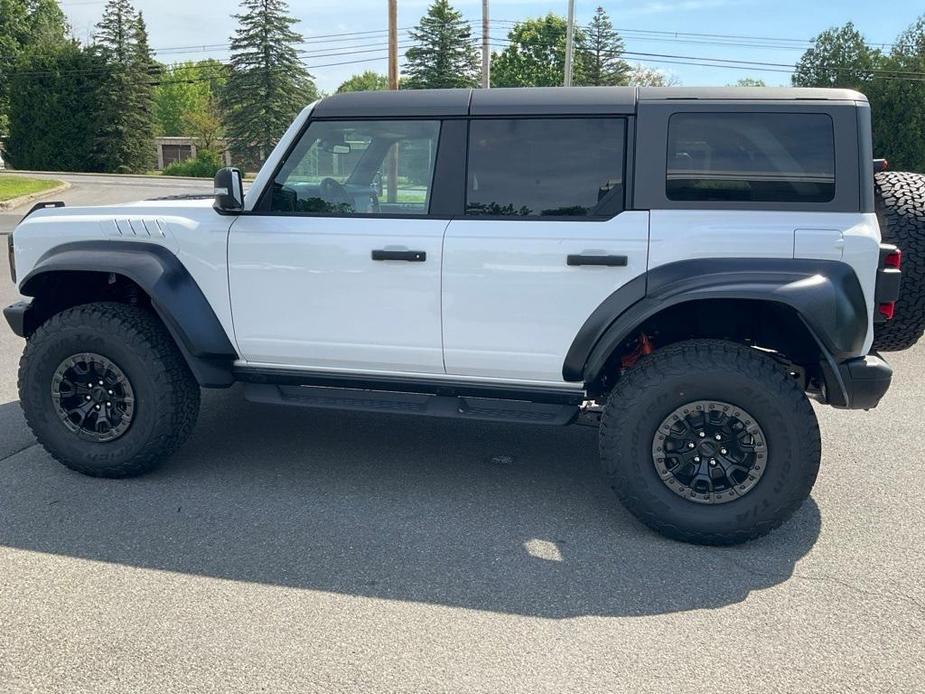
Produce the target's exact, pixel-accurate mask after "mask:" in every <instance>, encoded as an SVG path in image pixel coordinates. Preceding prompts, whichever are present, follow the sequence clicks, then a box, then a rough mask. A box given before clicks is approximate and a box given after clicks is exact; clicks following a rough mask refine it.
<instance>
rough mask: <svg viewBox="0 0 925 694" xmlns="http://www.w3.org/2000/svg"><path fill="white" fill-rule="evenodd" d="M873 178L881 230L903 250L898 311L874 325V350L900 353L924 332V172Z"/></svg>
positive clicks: (892, 173)
mask: <svg viewBox="0 0 925 694" xmlns="http://www.w3.org/2000/svg"><path fill="white" fill-rule="evenodd" d="M874 180H875V181H876V188H875V190H876V202H877V217H878V219H879V221H880V233H881V235H882V237H883V240H884V241H885V242H886V243H892V244H894V245H896V246H897V247H898V248H899V250H901V251H902V253H903V261H902V271H903V277H902V286H901V287H900V292H899V300H898V301H897V302H896V309H895V314H894V316H893V319H892V320H889V321H887V322H885V323H877V324H875V325H874V349H878V350H882V351H884V352H898V351H900V350H903V349H909V348H910V347H912V345H914V344H915V343H916V342H918V340H919V339H920V338H921V337H922V333H923V332H925V175H922V174H914V173H905V172H900V171H884V172H881V173H878V174H877V175H876V177H875V179H874Z"/></svg>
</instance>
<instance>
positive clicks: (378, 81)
mask: <svg viewBox="0 0 925 694" xmlns="http://www.w3.org/2000/svg"><path fill="white" fill-rule="evenodd" d="M388 88H389V78H388V77H386V76H385V75H380V74H379V73H378V72H376V71H375V70H367V71H366V72H361V73H360V74H358V75H354V76H353V77H351V78H349V79H348V80H346V81H345V82H343V83H342V84H341V85H340V86H339V87H338V88H337V93H338V94H340V93H342V92H375V91H381V90H383V89H388Z"/></svg>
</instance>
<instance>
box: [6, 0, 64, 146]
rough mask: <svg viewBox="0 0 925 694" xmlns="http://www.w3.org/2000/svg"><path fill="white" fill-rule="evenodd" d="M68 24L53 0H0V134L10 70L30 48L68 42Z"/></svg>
mask: <svg viewBox="0 0 925 694" xmlns="http://www.w3.org/2000/svg"><path fill="white" fill-rule="evenodd" d="M67 33H68V26H67V21H66V20H65V18H64V13H63V12H62V11H61V8H60V7H59V6H58V3H57V2H56V1H55V0H0V136H2V135H5V134H6V133H7V131H8V127H9V123H8V116H9V108H10V106H9V94H10V81H11V80H12V78H13V77H12V74H11V70H12V68H14V67H15V66H16V65H17V62H18V61H19V59H20V58H21V57H22V56H23V55H25V54H27V53H28V52H29V51H31V50H49V49H52V48H55V47H60V46H62V45H64V44H66V43H68V39H67Z"/></svg>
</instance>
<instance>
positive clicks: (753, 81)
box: [729, 77, 768, 87]
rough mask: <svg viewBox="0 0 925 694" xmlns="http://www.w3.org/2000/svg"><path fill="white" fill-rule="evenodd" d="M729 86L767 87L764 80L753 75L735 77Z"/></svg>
mask: <svg viewBox="0 0 925 694" xmlns="http://www.w3.org/2000/svg"><path fill="white" fill-rule="evenodd" d="M729 86H730V87H767V86H768V85H767V84H765V81H764V80H760V79H757V78H755V77H742V78H740V79H737V80H736V81H735V83H734V84H730V85H729Z"/></svg>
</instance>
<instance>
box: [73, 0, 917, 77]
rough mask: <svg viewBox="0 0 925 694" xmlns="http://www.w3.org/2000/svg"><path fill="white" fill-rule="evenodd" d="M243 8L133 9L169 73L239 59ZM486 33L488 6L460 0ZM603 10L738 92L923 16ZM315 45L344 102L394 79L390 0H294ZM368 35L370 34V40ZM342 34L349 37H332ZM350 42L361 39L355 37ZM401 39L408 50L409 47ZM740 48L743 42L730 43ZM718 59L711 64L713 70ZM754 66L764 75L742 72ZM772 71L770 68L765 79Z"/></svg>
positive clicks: (643, 58) (909, 6) (869, 9)
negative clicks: (830, 33) (826, 48)
mask: <svg viewBox="0 0 925 694" xmlns="http://www.w3.org/2000/svg"><path fill="white" fill-rule="evenodd" d="M105 4H106V3H105V0H63V1H62V2H61V6H62V8H63V9H64V11H65V12H66V13H67V15H68V18H69V19H70V22H71V27H72V30H73V33H74V35H75V36H76V37H77V38H79V39H81V40H83V41H86V40H88V39H89V37H90V36H91V35H92V33H93V30H94V29H93V28H94V25H95V24H96V22H98V21H99V17H100V14H101V13H102V11H103V7H104V6H105ZM238 4H239V3H238V2H237V0H134V5H135V7H136V8H137V9H139V10H141V11H142V12H143V13H144V16H145V21H146V22H147V24H148V30H149V33H150V41H151V46H152V47H153V48H154V49H156V51H157V57H158V59H160V60H161V61H163V62H168V63H171V62H176V61H181V60H199V59H203V58H217V59H219V60H226V59H227V58H228V56H229V52H228V49H227V44H228V41H229V38H230V36H231V35H232V33H233V32H234V28H235V20H234V18H233V16H232V15H234V14H235V13H236V12H237V8H238ZM428 4H430V0H398V25H399V28H400V29H402V30H404V29H407V28H408V27H412V26H414V25H415V24H417V22H418V21H419V19H420V18H421V16H422V15H423V14H424V13H425V11H426V9H427V6H428ZM452 4H453V5H454V6H455V7H456V8H457V9H458V10H460V11H461V12H462V13H463V16H464V17H465V19H467V20H471V21H472V22H473V26H474V28H475V31H474V32H473V33H474V34H475V33H479V32H480V31H481V28H480V27H481V11H482V3H481V0H452ZM598 5H602V6H603V7H604V9H606V10H607V12H608V14H609V15H610V17H611V19H612V20H613V22H614V24H615V25H616V28H617V29H618V30H619V31H620V32H621V33H622V34H623V36H624V41H625V48H626V50H627V52H628V55H627V56H626V57H627V59H628V60H630V61H632V62H640V63H643V64H645V65H647V66H649V67H655V68H659V69H661V70H663V71H666V72H668V73H669V74H670V75H671V76H673V77H674V78H675V79H677V80H679V81H680V82H681V83H682V84H684V85H688V86H700V85H725V84H732V83H734V82H735V81H736V80H738V79H740V78H743V77H754V78H760V79H763V80H764V81H765V82H766V83H767V84H768V85H782V84H789V75H788V74H787V72H788V71H787V68H786V67H784V66H787V65H793V64H794V63H795V62H796V61H797V60H798V59H799V57H800V55H801V53H802V51H803V50H805V48H806V47H807V45H808V44H807V42H808V41H809V40H810V39H811V38H812V37H813V36H815V35H816V34H818V33H819V32H820V31H823V30H824V29H826V28H828V27H830V26H833V25H839V24H843V23H844V22H846V21H849V20H850V21H853V22H854V23H855V25H856V26H857V27H858V28H859V29H860V30H861V31H862V33H863V34H864V35H865V37H866V39H867V41H868V42H869V43H873V44H885V47H886V48H888V44H889V43H891V42H892V41H893V40H894V39H895V38H896V36H897V35H898V34H899V33H900V32H901V31H902V30H903V29H905V28H906V27H907V26H908V25H909V24H911V23H912V22H913V21H914V20H915V19H916V17H917V16H918V15H920V14H923V13H925V1H922V2H917V1H916V0H874V1H872V0H773V1H771V0H576V3H575V6H576V11H575V12H576V21H577V22H578V23H586V22H587V21H588V20H589V19H590V18H591V15H592V14H593V13H594V10H595V8H596V7H597V6H598ZM289 6H290V9H291V13H292V15H293V16H295V17H297V18H298V19H299V20H301V21H300V23H299V24H298V25H296V27H295V28H296V30H297V31H299V32H300V33H301V34H302V35H303V36H304V37H305V39H306V43H305V45H304V46H302V47H301V49H302V50H303V51H304V58H303V59H304V61H305V63H306V65H307V66H308V67H309V68H310V71H311V73H312V75H313V76H314V78H315V82H316V84H317V85H318V87H319V88H320V89H322V90H324V91H327V92H333V91H334V90H336V89H337V87H338V85H339V84H340V83H341V82H343V81H344V80H345V79H347V78H348V77H350V75H352V74H355V73H358V72H362V71H363V70H367V69H373V70H377V71H379V72H383V73H384V72H385V71H386V55H387V53H386V47H387V39H386V33H385V30H386V28H387V15H386V8H387V0H338V1H336V2H332V1H331V0H290V1H289ZM490 7H491V9H490V14H491V19H492V31H491V37H492V42H493V43H494V45H495V46H496V47H497V49H498V50H500V49H501V48H503V45H504V43H503V42H504V39H505V37H506V36H507V32H508V31H509V29H510V23H511V22H513V21H516V20H520V19H524V18H527V17H535V16H539V15H543V14H546V13H547V12H550V11H552V12H556V13H557V14H560V15H563V16H564V15H565V14H566V12H567V8H568V2H567V0H555V1H554V2H538V1H537V0H490ZM361 32H362V33H361ZM335 34H340V35H341V36H332V35H335ZM343 34H352V35H351V36H346V37H344V36H343ZM406 36H407V35H406V34H405V33H404V32H403V33H402V34H401V37H402V39H404V40H400V43H399V47H400V49H401V46H402V44H406V43H407V39H406ZM730 37H734V38H730ZM709 58H712V59H717V60H715V61H713V62H712V63H710V64H709V65H703V64H690V63H703V62H705V59H709ZM719 61H751V62H756V63H761V64H762V65H747V64H746V65H743V64H741V62H733V63H732V64H730V62H726V63H723V62H719ZM760 68H764V69H760Z"/></svg>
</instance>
